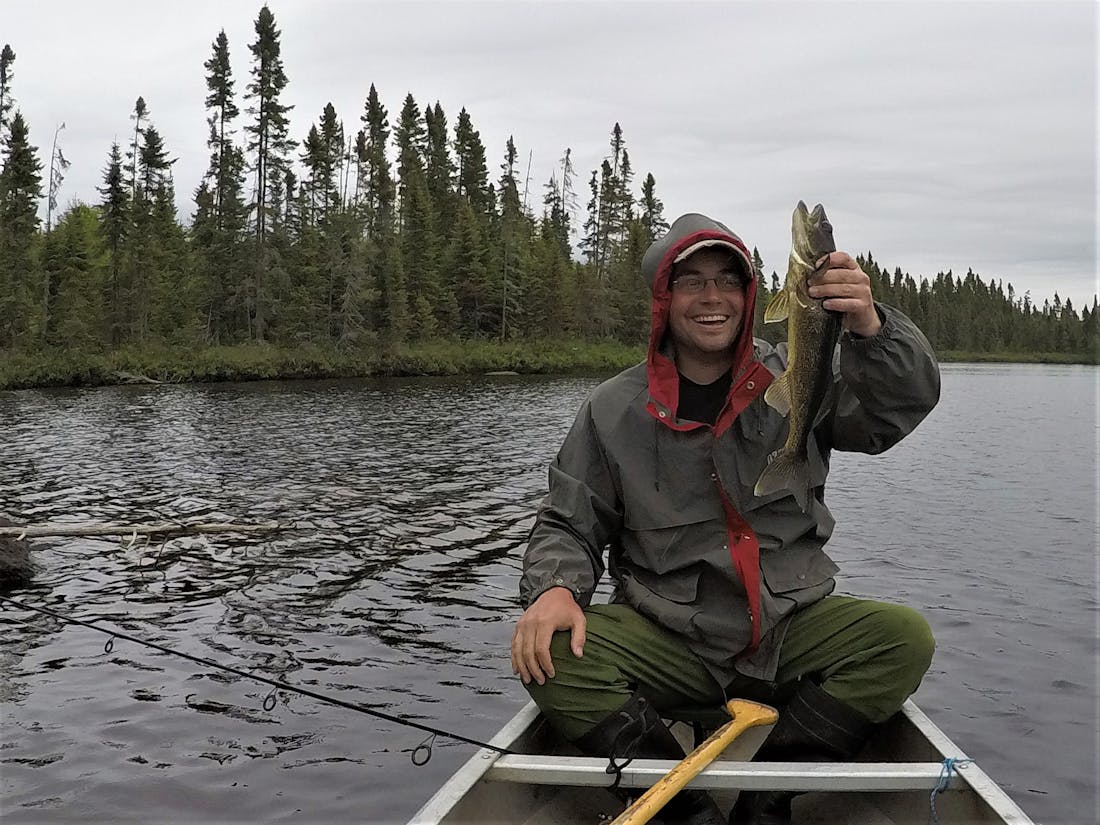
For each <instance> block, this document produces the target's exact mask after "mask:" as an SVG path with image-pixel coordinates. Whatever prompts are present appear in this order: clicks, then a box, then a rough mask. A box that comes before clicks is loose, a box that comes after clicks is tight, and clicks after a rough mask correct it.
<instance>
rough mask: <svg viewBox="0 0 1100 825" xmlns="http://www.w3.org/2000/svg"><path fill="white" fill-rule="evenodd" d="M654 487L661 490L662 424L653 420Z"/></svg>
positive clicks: (658, 490)
mask: <svg viewBox="0 0 1100 825" xmlns="http://www.w3.org/2000/svg"><path fill="white" fill-rule="evenodd" d="M653 462H654V467H653V489H654V490H656V491H657V492H658V493H659V492H661V425H660V422H657V421H654V422H653Z"/></svg>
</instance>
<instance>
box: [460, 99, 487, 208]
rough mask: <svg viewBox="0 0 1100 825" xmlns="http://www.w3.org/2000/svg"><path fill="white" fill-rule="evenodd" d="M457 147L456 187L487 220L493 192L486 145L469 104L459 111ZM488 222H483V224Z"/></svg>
mask: <svg viewBox="0 0 1100 825" xmlns="http://www.w3.org/2000/svg"><path fill="white" fill-rule="evenodd" d="M454 150H455V160H456V162H457V166H458V169H457V181H456V185H455V191H456V192H457V194H458V197H459V198H460V199H462V200H465V201H466V202H467V203H468V204H470V207H471V208H472V209H473V211H474V214H475V215H476V216H478V217H479V218H483V219H485V220H487V219H488V217H489V211H490V209H491V206H492V200H493V196H492V194H491V192H490V186H489V170H488V167H487V165H486V161H485V146H484V144H483V143H482V142H481V135H480V134H479V133H478V131H477V130H476V129H474V126H473V123H472V122H471V120H470V115H469V113H468V112H467V111H466V109H465V108H463V109H462V111H460V112H459V113H458V120H457V121H456V122H455V141H454ZM484 226H485V225H484V224H483V228H484Z"/></svg>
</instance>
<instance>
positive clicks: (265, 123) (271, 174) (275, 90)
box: [245, 5, 294, 341]
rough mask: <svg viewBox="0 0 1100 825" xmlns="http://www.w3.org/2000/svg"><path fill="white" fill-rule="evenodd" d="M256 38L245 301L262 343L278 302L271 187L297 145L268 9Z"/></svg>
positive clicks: (274, 208)
mask: <svg viewBox="0 0 1100 825" xmlns="http://www.w3.org/2000/svg"><path fill="white" fill-rule="evenodd" d="M255 31H256V40H255V42H254V43H253V44H252V45H251V46H249V50H250V51H251V52H252V57H253V61H254V62H253V66H252V82H251V83H250V84H249V85H248V99H249V100H251V101H252V105H251V106H250V107H249V109H248V112H249V114H251V115H253V116H254V118H255V120H254V121H253V122H252V123H251V124H249V125H247V126H246V127H245V131H246V132H247V133H248V135H249V140H248V151H249V152H250V153H252V157H253V162H252V170H253V172H254V173H255V178H254V180H255V192H256V195H255V200H254V201H253V210H254V213H255V239H256V250H255V260H254V264H253V267H252V279H251V284H250V289H249V290H248V293H249V294H248V296H247V303H248V309H249V314H250V316H251V320H252V333H253V335H254V337H255V338H256V340H259V341H262V340H264V338H265V335H266V333H267V316H268V311H269V309H268V305H269V304H270V303H271V302H272V300H274V296H273V295H272V294H271V290H270V289H269V285H268V284H267V283H265V275H266V270H267V268H268V266H269V265H271V264H272V261H271V260H270V259H271V250H270V248H269V244H268V238H267V235H268V230H269V228H270V224H271V223H272V221H274V220H278V214H279V209H278V206H279V205H281V204H278V205H277V204H276V203H275V202H274V194H275V193H274V192H272V191H271V189H272V187H273V186H274V187H282V186H283V185H284V182H285V172H286V171H287V170H288V169H289V157H290V153H291V152H292V151H293V149H294V141H292V140H290V138H289V137H288V130H289V123H288V120H287V113H288V112H289V111H290V110H291V109H292V108H293V107H292V106H287V105H284V104H283V103H281V102H280V97H281V95H282V93H283V90H284V89H285V88H286V85H287V77H286V73H285V72H284V71H283V60H282V56H281V54H282V46H281V45H280V43H279V37H280V32H279V30H278V29H277V28H276V27H275V16H274V15H273V14H272V13H271V10H270V9H269V8H268V7H267V6H266V5H265V6H264V7H263V8H262V9H260V13H259V15H258V16H257V18H256V25H255Z"/></svg>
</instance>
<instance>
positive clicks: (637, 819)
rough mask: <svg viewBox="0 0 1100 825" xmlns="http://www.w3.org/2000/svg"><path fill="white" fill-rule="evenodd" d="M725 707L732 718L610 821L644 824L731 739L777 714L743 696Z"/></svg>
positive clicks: (726, 745) (621, 824) (764, 723)
mask: <svg viewBox="0 0 1100 825" xmlns="http://www.w3.org/2000/svg"><path fill="white" fill-rule="evenodd" d="M726 710H728V711H729V714H730V716H732V717H733V718H732V719H730V721H728V722H726V724H724V725H722V727H720V728H719V729H718V730H716V731H715V732H714V733H712V734H711V735H710V736H709V737H708V738H707V740H706V741H705V742H704V743H703V744H701V745H700V746H699V747H697V748H696V749H695V750H693V751H692V752H691V753H689V754H688V755H687V756H685V757H684V759H683V761H681V762H680V763H679V764H677V765H676V767H674V768H673V769H672V770H671V771H669V772H668V773H667V774H665V775H664V776H663V777H661V778H660V779H659V780H657V782H655V783H654V784H653V786H652V787H651V788H650V789H649V790H648V791H646V792H645V793H644V794H642V795H641V796H640V797H638V798H637V799H636V800H634V803H633V804H632V805H630V806H629V807H628V808H627V809H626V810H625V811H623V812H622V813H621V814H619V816H618V817H617V818H616V819H615V820H614V821H613V822H612V823H611V825H644V823H646V822H649V820H651V819H652V818H653V817H654V816H656V815H657V812H658V811H660V810H661V808H663V807H664V806H665V803H667V802H668V801H669V800H670V799H672V797H674V796H675V795H676V794H678V793H679V792H680V791H681V790H682V789H683V787H684V786H685V785H687V783H688V782H690V781H691V780H692V779H694V778H695V777H696V776H697V775H698V774H699V773H700V772H701V771H702V770H703V768H705V767H706V766H707V765H709V764H710V763H711V762H713V761H714V760H715V759H716V758H717V757H718V754H720V753H721V752H722V751H724V750H725V749H726V748H727V747H729V745H730V743H731V742H733V740H734V739H736V738H737V737H738V736H740V735H741V734H742V733H744V732H745V731H746V730H748V729H749V728H752V727H756V726H757V725H770V724H772V723H773V722H775V720H776V719H778V718H779V714H777V713H776V712H775V710H774V709H773V708H770V707H768V706H767V705H760V704H757V703H756V702H749V701H746V700H744V699H731V700H730V701H729V702H727V703H726Z"/></svg>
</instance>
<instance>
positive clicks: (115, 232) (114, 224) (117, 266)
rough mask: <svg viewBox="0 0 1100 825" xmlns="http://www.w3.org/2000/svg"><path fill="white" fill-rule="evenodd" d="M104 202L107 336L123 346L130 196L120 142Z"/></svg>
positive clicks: (107, 172)
mask: <svg viewBox="0 0 1100 825" xmlns="http://www.w3.org/2000/svg"><path fill="white" fill-rule="evenodd" d="M99 193H100V194H101V195H102V196H103V200H102V201H100V204H99V220H100V231H101V233H102V235H103V238H104V241H105V246H106V253H107V283H106V284H105V286H104V290H105V292H106V295H105V296H104V298H105V302H106V305H107V333H108V340H109V342H110V343H111V344H112V345H116V346H117V345H118V344H119V343H121V341H122V340H123V337H124V328H125V323H126V316H125V309H124V307H125V305H126V303H127V302H128V300H129V297H128V295H125V294H124V289H125V286H124V280H123V279H124V277H125V273H124V267H123V254H124V253H123V247H124V241H125V240H126V235H127V232H128V230H129V227H130V197H129V193H128V192H127V190H126V183H125V176H124V173H123V171H122V150H121V149H120V147H119V145H118V141H115V142H114V143H112V144H111V153H110V155H109V157H108V159H107V168H106V169H105V170H104V172H103V187H102V188H100V189H99Z"/></svg>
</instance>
